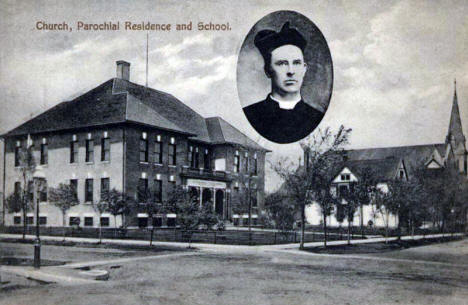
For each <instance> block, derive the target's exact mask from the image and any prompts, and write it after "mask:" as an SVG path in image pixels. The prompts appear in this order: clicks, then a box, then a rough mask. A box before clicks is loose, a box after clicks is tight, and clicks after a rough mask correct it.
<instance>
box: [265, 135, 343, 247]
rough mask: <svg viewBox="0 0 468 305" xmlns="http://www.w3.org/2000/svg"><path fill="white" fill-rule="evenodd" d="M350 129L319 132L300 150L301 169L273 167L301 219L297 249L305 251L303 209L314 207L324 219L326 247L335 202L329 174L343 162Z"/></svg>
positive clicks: (290, 165)
mask: <svg viewBox="0 0 468 305" xmlns="http://www.w3.org/2000/svg"><path fill="white" fill-rule="evenodd" d="M350 132H351V129H346V128H344V127H343V126H340V128H339V130H338V131H337V132H336V133H335V134H333V133H332V131H331V130H330V128H326V129H325V130H320V129H319V130H318V131H316V132H315V133H313V134H312V135H310V136H309V137H308V138H306V139H305V140H304V141H302V142H301V143H300V144H301V148H302V150H303V152H304V155H305V160H304V167H301V166H298V165H295V164H293V163H291V162H290V161H289V160H288V159H287V158H286V159H285V158H283V159H280V160H279V161H278V162H277V164H275V165H273V169H274V171H275V172H276V173H277V174H278V175H279V176H280V178H281V179H282V180H283V186H282V187H283V188H284V190H285V191H286V193H287V196H288V198H289V199H290V200H291V201H292V202H293V203H294V205H295V206H296V210H298V211H299V212H300V215H301V242H300V249H303V248H304V230H305V208H306V205H308V204H311V203H314V202H315V203H317V204H318V205H319V206H320V210H321V213H322V216H323V225H324V233H325V238H324V245H325V246H326V240H327V238H326V230H327V227H326V223H327V217H328V216H329V215H330V214H331V212H332V210H333V207H334V205H335V201H336V199H335V198H334V196H332V194H331V181H332V174H333V173H334V172H336V170H337V169H338V168H339V167H341V166H342V164H343V162H344V145H346V144H347V143H348V138H349V135H350Z"/></svg>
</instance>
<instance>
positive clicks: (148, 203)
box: [138, 189, 165, 247]
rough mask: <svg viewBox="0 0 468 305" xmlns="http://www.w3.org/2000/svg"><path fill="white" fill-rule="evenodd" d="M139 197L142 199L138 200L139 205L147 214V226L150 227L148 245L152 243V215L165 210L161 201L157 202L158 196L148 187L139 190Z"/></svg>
mask: <svg viewBox="0 0 468 305" xmlns="http://www.w3.org/2000/svg"><path fill="white" fill-rule="evenodd" d="M138 192H140V194H139V196H138V197H139V198H141V199H142V201H141V202H139V207H140V208H141V209H142V210H143V211H144V212H145V213H146V214H148V226H149V227H150V230H151V234H150V247H151V246H152V245H153V236H154V225H153V215H154V214H160V213H163V212H164V210H165V206H164V205H163V204H162V202H159V200H158V199H159V198H158V197H159V196H157V195H156V194H155V193H154V192H151V191H150V190H149V189H146V190H139V191H138Z"/></svg>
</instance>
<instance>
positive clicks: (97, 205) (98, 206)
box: [93, 200, 108, 243]
mask: <svg viewBox="0 0 468 305" xmlns="http://www.w3.org/2000/svg"><path fill="white" fill-rule="evenodd" d="M93 209H94V210H95V211H96V212H97V213H98V216H99V243H102V225H101V216H102V214H103V213H104V212H107V211H108V205H107V202H106V201H102V200H99V201H97V202H93Z"/></svg>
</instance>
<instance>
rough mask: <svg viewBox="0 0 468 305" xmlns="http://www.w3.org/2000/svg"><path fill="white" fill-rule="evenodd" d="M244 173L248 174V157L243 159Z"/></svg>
mask: <svg viewBox="0 0 468 305" xmlns="http://www.w3.org/2000/svg"><path fill="white" fill-rule="evenodd" d="M244 172H245V173H248V172H249V157H247V156H245V157H244Z"/></svg>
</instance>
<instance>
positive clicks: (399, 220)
mask: <svg viewBox="0 0 468 305" xmlns="http://www.w3.org/2000/svg"><path fill="white" fill-rule="evenodd" d="M400 218H401V217H400V213H398V230H397V231H398V233H397V234H398V240H401V219H400Z"/></svg>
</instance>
